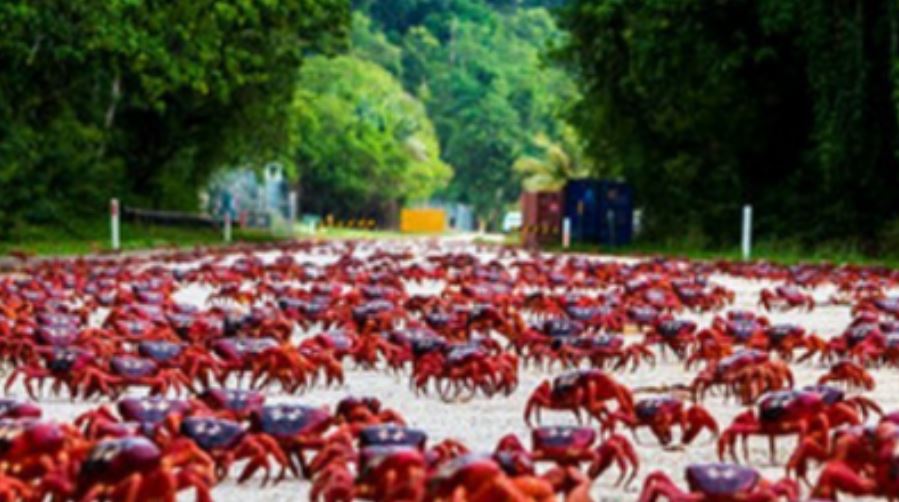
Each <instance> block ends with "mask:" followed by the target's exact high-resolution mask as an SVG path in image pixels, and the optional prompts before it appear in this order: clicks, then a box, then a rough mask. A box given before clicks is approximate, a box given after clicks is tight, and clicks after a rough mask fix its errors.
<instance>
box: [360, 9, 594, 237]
mask: <svg viewBox="0 0 899 502" xmlns="http://www.w3.org/2000/svg"><path fill="white" fill-rule="evenodd" d="M400 3H401V4H402V3H404V2H400ZM413 3H414V5H415V6H416V7H415V8H416V9H417V10H416V11H415V12H416V14H415V15H414V16H410V17H406V18H404V19H405V20H404V21H402V22H399V21H398V19H397V18H393V17H386V16H387V15H386V13H384V12H382V11H381V10H379V9H374V8H372V9H370V10H369V12H371V13H372V16H373V19H374V21H375V23H380V24H381V25H382V26H384V28H385V29H386V30H388V33H392V37H393V38H394V39H396V40H399V42H398V43H399V44H400V45H401V46H402V48H403V71H402V78H403V82H404V85H405V87H406V89H408V90H409V91H410V92H413V93H415V94H416V95H417V96H418V97H419V98H420V99H421V100H422V101H423V102H424V103H425V104H426V106H427V109H428V113H429V115H430V116H431V117H432V118H433V121H434V125H435V127H436V129H437V132H438V135H439V137H440V142H441V146H442V151H443V156H444V158H445V159H446V160H447V162H449V163H450V164H452V165H453V166H454V169H455V176H454V177H453V180H452V182H451V183H450V185H449V186H448V187H447V188H446V189H445V190H442V191H441V192H439V195H440V197H442V198H445V199H448V200H453V201H459V202H463V203H468V204H472V205H473V206H474V208H475V211H476V212H477V213H478V214H479V216H480V217H481V218H483V219H485V220H487V221H489V222H492V223H497V222H498V220H499V216H500V213H501V211H502V210H503V209H504V207H505V206H506V205H507V204H509V203H510V202H511V201H514V200H515V199H517V197H518V194H519V192H520V178H519V177H518V175H517V173H516V172H515V171H514V170H513V169H512V165H513V163H514V162H515V160H516V159H517V158H518V157H520V156H522V155H535V154H538V153H539V152H540V151H541V147H540V146H539V145H537V144H535V143H534V141H533V138H535V137H537V136H539V135H543V136H546V137H547V138H551V139H552V140H554V141H557V140H559V138H560V135H561V131H562V121H561V118H560V117H561V116H562V114H563V113H562V112H563V110H564V108H565V103H566V102H568V101H569V100H571V99H573V97H574V96H576V89H575V87H574V85H573V83H572V82H571V80H570V79H569V77H568V76H567V75H565V74H564V72H562V71H560V70H558V69H555V68H549V67H546V66H545V65H544V64H543V61H542V52H543V50H544V48H545V47H546V46H547V44H550V43H555V42H556V41H557V39H558V37H559V36H560V32H559V30H558V29H557V28H556V27H555V24H554V22H553V19H552V16H551V15H550V14H549V13H548V12H547V11H546V10H545V9H543V8H515V7H510V6H504V7H502V8H499V7H495V6H491V5H490V4H488V3H486V2H483V1H479V0H477V1H476V0H453V1H449V2H444V5H443V8H442V9H436V8H434V7H433V5H435V4H436V3H437V2H431V3H429V2H413ZM428 5H431V6H432V7H427V6H428ZM402 11H403V10H402V9H399V10H398V12H402Z"/></svg>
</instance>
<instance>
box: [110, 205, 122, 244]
mask: <svg viewBox="0 0 899 502" xmlns="http://www.w3.org/2000/svg"><path fill="white" fill-rule="evenodd" d="M109 234H110V241H111V242H110V244H112V249H113V250H114V251H118V250H119V247H120V246H121V242H120V240H119V199H110V200H109Z"/></svg>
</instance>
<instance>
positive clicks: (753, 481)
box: [639, 463, 799, 502]
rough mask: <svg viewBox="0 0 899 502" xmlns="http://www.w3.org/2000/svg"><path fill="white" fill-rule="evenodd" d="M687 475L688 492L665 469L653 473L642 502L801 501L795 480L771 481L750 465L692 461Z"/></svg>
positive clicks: (643, 492)
mask: <svg viewBox="0 0 899 502" xmlns="http://www.w3.org/2000/svg"><path fill="white" fill-rule="evenodd" d="M685 477H686V479H687V487H688V489H687V490H686V491H685V490H683V489H681V488H679V487H678V486H677V485H676V484H675V483H674V482H673V481H672V480H671V478H669V477H668V475H667V474H665V473H664V472H661V471H656V472H654V473H652V474H650V475H649V476H647V477H646V480H645V481H644V482H643V491H642V492H641V493H640V499H639V500H640V502H654V501H656V500H658V499H660V498H664V499H668V500H670V501H695V502H742V501H744V500H752V501H758V502H775V501H777V500H781V499H786V500H788V501H790V502H796V501H798V500H799V486H798V485H797V484H796V482H795V481H793V480H790V479H782V480H780V481H776V482H771V481H768V480H766V479H765V478H763V477H762V476H761V475H760V474H759V473H758V471H756V470H755V469H753V468H751V467H744V466H741V465H734V464H722V463H711V464H692V465H690V466H688V467H687V469H686V472H685Z"/></svg>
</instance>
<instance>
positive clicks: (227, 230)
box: [222, 211, 231, 242]
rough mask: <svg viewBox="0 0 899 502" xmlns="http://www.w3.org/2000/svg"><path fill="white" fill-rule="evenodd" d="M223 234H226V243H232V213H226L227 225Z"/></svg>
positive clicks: (224, 226)
mask: <svg viewBox="0 0 899 502" xmlns="http://www.w3.org/2000/svg"><path fill="white" fill-rule="evenodd" d="M222 233H223V234H224V238H225V242H231V212H230V211H225V224H224V225H223V228H222Z"/></svg>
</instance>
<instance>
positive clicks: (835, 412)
mask: <svg viewBox="0 0 899 502" xmlns="http://www.w3.org/2000/svg"><path fill="white" fill-rule="evenodd" d="M878 409H879V408H877V405H876V404H874V403H873V402H871V401H870V400H867V399H865V398H862V397H860V396H857V397H854V398H845V397H844V395H843V393H842V391H840V390H838V389H834V388H832V387H810V388H806V389H802V390H785V391H777V392H770V393H768V394H765V396H764V397H762V399H761V400H759V403H758V413H756V412H754V411H753V410H751V409H750V410H747V411H745V412H743V413H740V414H739V415H737V416H736V417H735V418H734V420H733V422H732V423H731V425H730V426H729V427H728V428H727V429H725V430H724V432H723V433H722V434H721V437H720V438H719V439H718V456H719V458H722V459H723V458H724V456H725V454H727V453H730V455H731V457H732V458H733V459H734V460H735V461H736V460H737V457H736V451H735V449H734V446H735V443H736V440H737V438H738V437H739V438H741V439H743V445H744V457H745V456H748V449H747V448H748V447H747V443H746V438H747V437H749V436H752V435H763V436H767V437H768V438H769V454H770V457H771V462H772V463H773V462H774V453H775V438H776V436H784V435H798V436H799V440H800V441H801V440H802V439H803V438H804V437H805V436H806V435H808V434H811V433H818V434H822V435H823V437H824V438H825V441H826V438H827V435H828V433H829V430H830V429H832V428H834V427H838V426H840V425H843V424H849V425H858V424H860V423H861V422H862V417H861V415H867V413H868V411H869V410H874V411H877V410H878ZM825 446H827V445H826V444H825Z"/></svg>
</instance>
